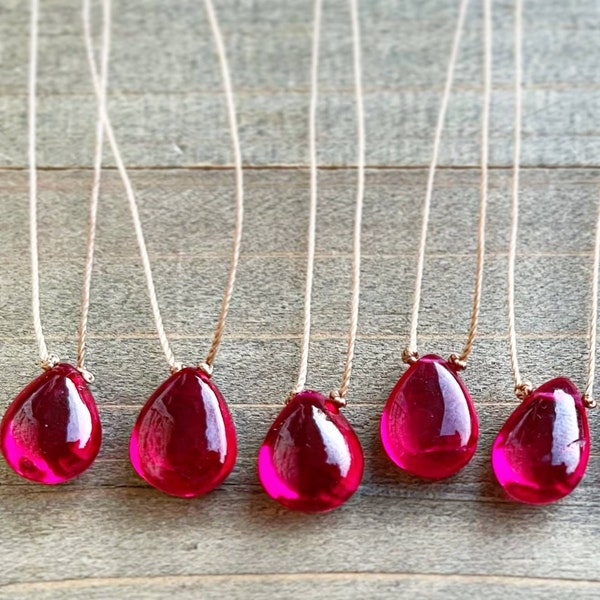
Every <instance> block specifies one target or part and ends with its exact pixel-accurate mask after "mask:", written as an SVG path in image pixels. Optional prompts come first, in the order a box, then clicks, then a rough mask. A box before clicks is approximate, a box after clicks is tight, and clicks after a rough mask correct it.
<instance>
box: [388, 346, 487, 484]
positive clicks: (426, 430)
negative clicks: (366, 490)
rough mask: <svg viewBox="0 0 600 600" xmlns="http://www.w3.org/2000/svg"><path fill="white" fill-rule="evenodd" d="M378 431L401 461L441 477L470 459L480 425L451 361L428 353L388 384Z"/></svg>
mask: <svg viewBox="0 0 600 600" xmlns="http://www.w3.org/2000/svg"><path fill="white" fill-rule="evenodd" d="M380 433H381V441H382V443H383V447H384V448H385V451H386V453H387V454H388V456H389V457H390V458H391V459H392V460H393V461H394V462H395V463H396V464H397V465H398V466H399V467H401V468H402V469H404V470H405V471H408V472H409V473H411V474H412V475H416V476H418V477H424V478H427V479H442V478H444V477H449V476H451V475H454V474H455V473H457V472H458V471H460V469H462V468H463V467H464V466H465V465H466V464H467V463H468V462H469V460H471V457H472V456H473V454H474V453H475V450H476V448H477V439H478V437H479V425H478V421H477V414H476V412H475V407H474V406H473V401H472V400H471V396H470V395H469V392H468V390H467V388H466V387H465V385H464V383H463V382H462V380H461V379H460V377H459V376H458V375H457V373H456V371H455V370H454V368H453V367H452V365H451V364H450V363H448V362H447V361H445V360H444V359H442V358H440V357H439V356H435V355H432V354H430V355H427V356H423V357H422V358H420V359H419V360H417V361H416V362H415V363H414V364H412V365H411V366H410V367H409V368H408V369H407V371H406V372H405V373H404V374H403V375H402V377H401V378H400V379H399V381H398V383H397V384H396V386H395V387H394V389H393V390H392V393H391V394H390V396H389V398H388V401H387V403H386V405H385V408H384V410H383V414H382V416H381V426H380Z"/></svg>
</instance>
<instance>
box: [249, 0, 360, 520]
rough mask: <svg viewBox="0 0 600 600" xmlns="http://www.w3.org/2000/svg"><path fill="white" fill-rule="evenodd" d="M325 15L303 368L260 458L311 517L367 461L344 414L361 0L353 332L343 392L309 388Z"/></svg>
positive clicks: (289, 501) (267, 473)
mask: <svg viewBox="0 0 600 600" xmlns="http://www.w3.org/2000/svg"><path fill="white" fill-rule="evenodd" d="M321 14H322V0H315V4H314V25H313V38H312V41H313V47H312V67H311V99H310V109H309V149H310V210H309V227H308V251H307V256H308V258H307V269H306V285H305V294H304V331H303V337H302V352H301V359H300V369H299V374H298V380H297V383H296V386H295V388H294V390H293V391H292V393H291V394H290V396H289V398H288V400H287V404H286V406H285V407H284V408H283V410H282V411H281V412H280V413H279V415H278V416H277V418H276V419H275V421H274V422H273V425H272V426H271V428H270V429H269V431H268V433H267V435H266V437H265V440H264V442H263V444H262V446H261V448H260V451H259V455H258V475H259V478H260V482H261V483H262V486H263V488H264V489H265V491H266V492H267V494H268V495H269V496H271V498H273V499H274V500H276V501H277V502H279V503H280V504H282V505H283V506H285V507H287V508H290V509H294V510H301V511H306V512H323V511H328V510H332V509H334V508H337V507H338V506H340V505H341V504H343V503H344V502H345V501H346V500H348V498H350V496H352V494H353V493H354V492H355V491H356V490H357V488H358V486H359V484H360V481H361V479H362V473H363V462H364V459H363V452H362V448H361V445H360V442H359V440H358V437H357V435H356V433H355V432H354V430H353V429H352V426H351V425H350V423H349V422H348V421H347V420H346V418H345V417H344V415H343V414H342V413H341V412H340V409H341V408H342V407H343V406H345V404H346V393H347V392H348V387H349V383H350V375H351V372H352V362H353V359H354V348H355V344H356V333H357V326H358V300H359V291H360V234H361V219H362V206H363V197H364V177H365V172H364V171H365V131H364V109H363V99H362V82H361V57H360V30H359V20H358V7H357V2H356V0H350V16H351V21H352V42H353V63H354V80H355V93H356V112H357V138H358V166H357V176H358V177H357V191H356V208H355V217H354V233H353V260H352V306H351V318H350V332H349V335H348V345H347V351H346V361H345V365H344V370H343V374H342V380H341V384H340V387H339V389H338V390H335V391H333V392H331V393H330V394H329V397H326V396H325V395H323V394H321V393H320V392H317V391H314V390H307V389H305V387H304V386H305V383H306V378H307V367H308V351H309V343H310V326H311V317H310V311H311V293H312V281H313V267H314V255H315V228H316V214H317V150H316V111H317V97H318V94H317V92H318V68H319V41H320V31H321Z"/></svg>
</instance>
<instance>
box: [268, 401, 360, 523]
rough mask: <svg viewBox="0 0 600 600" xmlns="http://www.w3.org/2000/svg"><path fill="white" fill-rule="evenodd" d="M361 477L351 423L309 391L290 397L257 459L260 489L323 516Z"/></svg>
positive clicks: (357, 446) (339, 501)
mask: <svg viewBox="0 0 600 600" xmlns="http://www.w3.org/2000/svg"><path fill="white" fill-rule="evenodd" d="M362 473H363V452H362V448H361V445H360V442H359V441H358V437H357V436H356V433H354V430H353V429H352V427H351V425H350V423H348V421H347V420H346V418H345V417H344V416H343V415H342V414H341V413H340V411H339V409H338V407H337V406H336V405H334V404H333V403H332V402H330V400H329V399H328V398H326V397H325V396H324V395H323V394H320V393H319V392H315V391H312V390H304V391H302V392H300V393H298V394H296V395H295V396H294V397H292V398H291V399H290V401H289V402H288V403H287V404H286V406H285V407H284V408H283V410H282V411H281V412H280V413H279V415H278V417H277V418H276V419H275V422H274V423H273V425H272V426H271V429H269V432H268V433H267V436H266V438H265V441H264V442H263V444H262V446H261V448H260V452H259V455H258V474H259V477H260V481H261V483H262V485H263V487H264V488H265V491H266V492H267V494H269V496H271V498H273V499H275V500H277V501H278V502H279V503H280V504H282V505H283V506H286V507H287V508H291V509H294V510H301V511H306V512H324V511H328V510H332V509H334V508H336V507H338V506H340V505H341V504H343V503H344V502H346V500H348V498H350V496H352V494H353V493H354V492H355V491H356V489H357V488H358V486H359V484H360V480H361V479H362Z"/></svg>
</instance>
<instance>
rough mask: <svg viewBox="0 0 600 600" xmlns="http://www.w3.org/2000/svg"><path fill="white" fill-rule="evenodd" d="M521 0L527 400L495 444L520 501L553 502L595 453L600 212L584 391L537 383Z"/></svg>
mask: <svg viewBox="0 0 600 600" xmlns="http://www.w3.org/2000/svg"><path fill="white" fill-rule="evenodd" d="M522 11H523V6H522V0H516V1H515V133H514V156H513V185H512V203H511V232H510V245H509V253H508V328H509V341H510V362H511V368H512V372H513V377H514V382H515V389H514V391H515V395H516V396H517V398H518V399H519V400H520V401H521V403H520V404H519V406H518V407H517V408H516V409H515V410H514V411H513V413H512V414H511V415H510V416H509V417H508V419H507V421H506V423H505V424H504V425H503V426H502V428H501V429H500V432H499V433H498V436H497V438H496V440H495V441H494V445H493V448H492V466H493V469H494V473H495V474H496V478H497V479H498V481H499V482H500V485H501V486H502V487H503V488H504V490H505V491H506V493H507V494H508V495H509V496H510V497H512V498H513V499H514V500H517V501H519V502H524V503H528V504H548V503H550V502H555V501H556V500H559V499H560V498H563V497H564V496H566V495H568V494H570V493H571V492H572V491H573V490H574V489H575V487H576V486H577V485H578V484H579V482H580V481H581V479H582V478H583V475H584V473H585V469H586V467H587V463H588V459H589V455H590V432H589V426H588V420H587V414H586V408H594V407H595V406H596V403H595V401H594V400H593V387H594V374H595V365H596V336H597V332H596V326H597V312H598V269H599V267H600V213H599V214H598V221H597V223H596V236H595V245H594V263H593V276H592V303H591V304H592V306H591V313H590V323H589V335H588V343H589V350H588V373H587V380H586V384H585V390H584V393H583V395H582V394H581V393H580V392H579V390H578V389H577V387H576V386H575V384H574V383H573V382H572V381H571V380H570V379H567V378H566V377H557V378H555V379H552V380H550V381H547V382H546V383H543V384H542V385H541V386H539V387H538V388H537V389H535V390H534V389H532V385H531V384H530V383H529V382H528V381H526V380H524V379H522V377H521V371H520V368H519V360H518V354H517V334H516V325H515V299H514V294H515V259H516V252H517V234H518V226H519V171H520V153H521V121H522V111H521V107H522V89H521V88H522V62H523V58H522V39H523V22H522Z"/></svg>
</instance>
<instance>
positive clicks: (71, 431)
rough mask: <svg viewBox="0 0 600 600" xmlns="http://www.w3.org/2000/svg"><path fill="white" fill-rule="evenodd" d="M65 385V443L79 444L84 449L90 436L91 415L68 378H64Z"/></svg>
mask: <svg viewBox="0 0 600 600" xmlns="http://www.w3.org/2000/svg"><path fill="white" fill-rule="evenodd" d="M65 385H66V388H67V398H68V400H69V422H68V423H67V442H79V447H80V448H85V446H86V445H87V443H88V441H89V439H90V437H91V435H92V415H90V411H89V410H88V407H87V406H86V405H85V403H84V402H83V400H82V399H81V396H80V395H79V391H78V390H77V386H76V385H75V384H74V383H73V382H72V381H71V380H70V379H69V378H68V377H66V378H65Z"/></svg>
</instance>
